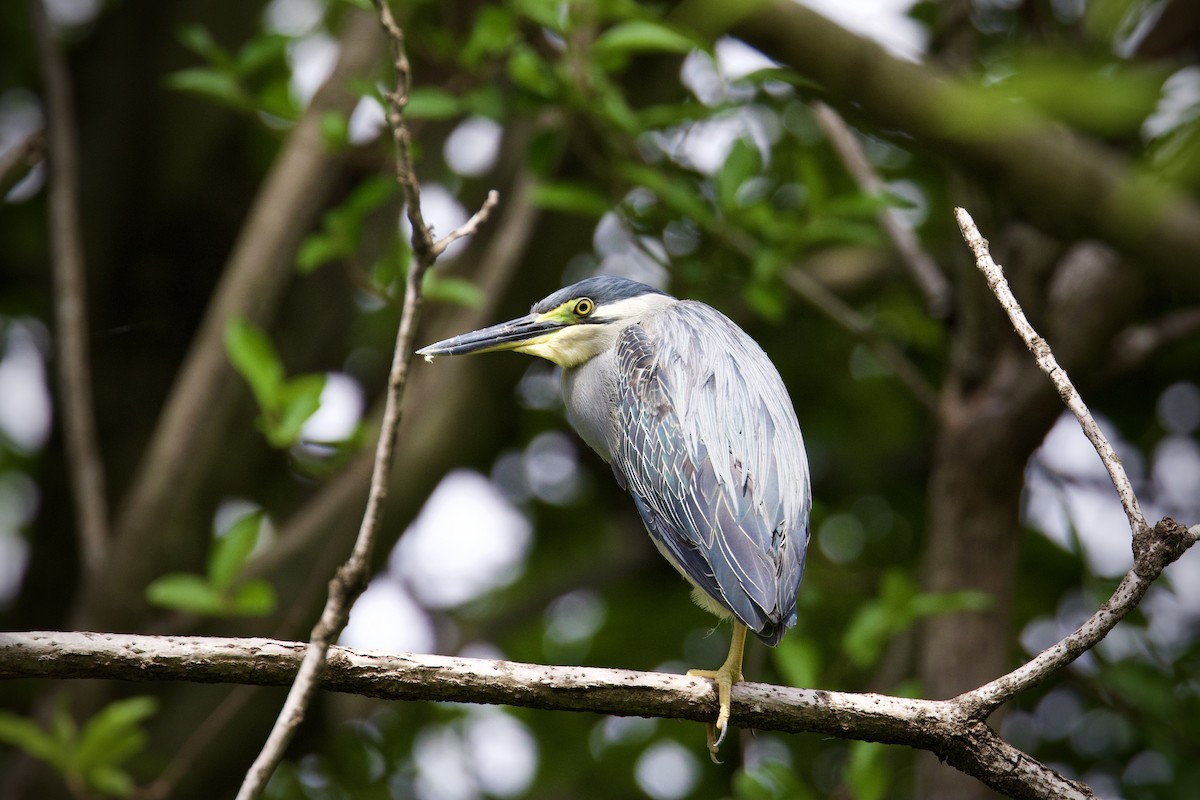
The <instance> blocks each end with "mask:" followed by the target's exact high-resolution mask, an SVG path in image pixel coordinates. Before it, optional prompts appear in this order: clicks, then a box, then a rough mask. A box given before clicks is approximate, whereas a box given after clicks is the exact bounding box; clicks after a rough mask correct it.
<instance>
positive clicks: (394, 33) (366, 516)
mask: <svg viewBox="0 0 1200 800" xmlns="http://www.w3.org/2000/svg"><path fill="white" fill-rule="evenodd" d="M378 8H379V15H380V22H381V23H382V25H383V27H384V30H385V31H386V32H387V33H388V35H389V37H390V38H391V41H392V48H393V53H394V54H395V66H396V78H397V88H396V90H395V91H394V92H392V93H390V94H389V95H388V103H389V111H388V121H389V123H390V125H391V127H392V132H393V137H394V139H395V141H396V147H397V166H396V180H397V181H398V182H399V183H400V186H401V188H402V189H403V191H404V194H405V198H406V200H407V202H408V217H409V221H410V222H411V223H412V226H413V230H412V245H413V263H412V264H411V265H410V267H409V270H408V276H407V279H406V281H405V290H404V308H403V311H402V312H401V316H400V327H399V330H398V331H397V334H396V347H395V350H394V351H393V354H392V366H391V370H390V372H389V374H388V384H387V392H386V396H385V401H384V410H383V420H382V422H381V424H380V430H379V440H378V443H377V444H376V447H375V458H374V463H373V465H372V470H371V486H370V490H369V491H368V494H367V506H366V510H365V511H364V512H363V518H362V523H361V525H360V526H359V530H358V537H357V538H356V539H355V542H354V549H353V550H352V551H351V553H350V557H349V558H348V559H347V560H346V562H345V563H344V564H343V565H342V566H341V567H339V568H338V570H337V573H336V574H335V575H334V577H333V579H332V580H330V582H329V594H328V598H327V600H326V602H325V607H324V609H323V610H322V612H321V617H320V619H319V620H318V621H317V624H316V626H315V627H314V628H313V631H312V634H311V636H310V637H309V642H308V645H307V647H305V650H304V658H303V660H302V661H301V663H300V667H299V669H298V670H297V671H296V676H295V680H294V682H293V683H292V685H291V689H290V690H289V691H288V696H287V699H286V700H285V701H284V704H283V708H282V709H281V710H280V712H279V716H278V717H277V718H276V720H275V725H274V726H273V727H272V729H271V733H270V734H269V735H268V737H267V741H266V743H265V744H264V745H263V748H262V751H261V752H260V753H259V754H258V757H257V758H255V760H254V763H253V764H252V765H251V766H250V769H249V770H248V771H247V772H246V777H245V779H244V780H243V781H242V786H241V788H240V789H239V790H238V794H237V797H238V800H252V798H256V797H259V796H261V795H262V792H263V790H264V789H265V788H266V785H267V781H268V780H269V779H270V777H271V774H272V773H273V772H274V771H275V768H276V767H277V766H278V765H279V762H280V761H281V760H282V759H283V753H284V750H286V749H287V746H288V743H289V742H291V740H292V737H293V735H294V734H295V731H296V728H298V727H299V725H300V723H301V722H302V721H303V719H304V714H305V711H306V709H307V708H308V705H309V703H310V702H311V700H312V696H313V694H314V693H315V692H316V690H317V686H318V683H319V679H320V675H321V672H322V670H323V669H324V668H325V666H326V657H327V654H328V652H329V648H330V646H331V645H332V644H333V641H334V640H335V639H336V638H337V636H338V634H340V633H341V631H342V629H343V628H345V627H346V622H347V621H348V620H349V618H350V609H351V607H352V606H353V605H354V601H355V600H356V599H357V598H358V596H359V595H360V594H362V592H363V590H364V589H365V588H366V586H367V579H368V577H369V575H368V572H369V569H370V562H371V556H372V554H373V552H374V549H375V540H376V538H377V535H378V531H379V524H380V521H381V520H382V517H383V504H384V501H385V500H386V498H387V485H388V478H389V475H390V473H391V466H392V456H393V453H394V452H395V447H396V434H397V431H398V430H399V428H400V417H401V400H402V399H403V397H404V390H405V388H406V386H407V384H408V368H409V363H410V362H411V360H412V352H413V336H414V334H415V333H416V327H417V321H418V319H419V317H420V311H421V302H422V298H421V283H422V278H424V276H425V272H426V270H428V269H429V268H430V267H431V266H432V265H433V262H434V260H435V259H436V258H437V256H438V253H440V252H442V251H443V250H445V247H446V245H447V244H448V243H449V242H451V241H454V240H455V239H459V238H462V237H463V236H467V235H469V234H470V233H472V232H474V231H475V230H476V229H477V228H478V226H479V225H480V224H481V223H482V222H483V221H484V220H485V219H486V218H487V216H488V213H489V212H490V211H491V209H492V208H493V207H494V206H495V204H496V202H497V199H498V198H497V195H496V193H495V192H491V193H490V194H489V195H488V198H487V201H486V202H485V203H484V206H483V207H482V208H481V209H480V210H479V212H478V213H477V214H475V215H474V216H473V217H471V219H470V220H468V222H467V223H466V224H465V225H463V226H462V227H461V228H459V229H458V230H455V231H452V232H451V233H450V234H449V235H448V236H447V237H446V238H445V239H443V240H442V241H440V242H439V241H435V240H434V238H433V234H432V232H431V231H430V230H429V227H428V225H426V223H425V220H424V217H423V216H422V214H421V199H420V184H419V183H418V181H417V178H416V173H415V171H414V169H413V162H412V152H411V148H410V142H409V133H408V128H407V126H406V125H405V122H404V106H405V104H406V103H407V102H408V92H409V87H410V85H411V71H410V68H409V63H408V57H407V55H406V54H405V51H404V34H403V32H402V31H401V29H400V28H399V26H397V25H396V22H395V20H394V19H393V18H392V15H391V11H390V10H389V9H388V6H387V3H386V2H382V1H381V2H379V3H378Z"/></svg>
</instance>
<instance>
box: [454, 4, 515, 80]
mask: <svg viewBox="0 0 1200 800" xmlns="http://www.w3.org/2000/svg"><path fill="white" fill-rule="evenodd" d="M518 38H519V37H518V31H517V21H516V19H514V18H513V15H512V12H511V11H509V10H508V9H507V8H503V7H501V6H483V7H482V8H480V9H479V11H478V12H477V13H476V14H475V24H474V25H473V26H472V27H471V35H470V36H469V37H468V38H467V44H466V46H465V47H463V51H462V56H461V58H462V61H463V63H464V64H466V65H467V66H476V65H478V64H479V63H480V62H481V61H482V60H483V59H484V57H486V56H489V55H495V54H498V53H503V52H504V51H505V50H507V49H508V48H509V46H510V45H511V44H512V43H513V42H515V41H517V40H518Z"/></svg>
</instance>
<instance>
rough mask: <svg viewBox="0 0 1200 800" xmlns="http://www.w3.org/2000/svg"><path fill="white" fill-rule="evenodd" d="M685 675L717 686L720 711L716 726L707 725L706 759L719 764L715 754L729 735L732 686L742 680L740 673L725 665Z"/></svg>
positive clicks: (693, 670)
mask: <svg viewBox="0 0 1200 800" xmlns="http://www.w3.org/2000/svg"><path fill="white" fill-rule="evenodd" d="M687 674H688V675H690V676H692V677H693V678H708V679H709V680H712V681H715V682H716V684H717V700H718V702H719V703H720V711H718V712H717V721H716V724H713V723H711V722H710V723H708V725H707V726H706V730H707V734H708V757H709V758H711V759H712V761H713V763H714V764H720V763H721V762H720V760H719V759H718V758H717V752H718V751H719V750H720V748H721V743H722V742H724V741H725V737H726V735H728V733H729V709H730V705H731V695H732V690H733V685H734V684H735V683H737V682H739V681H741V680H743V678H742V671H741V669H737V668H731V667H730V666H729V665H728V664H726V665H724V666H722V667H721V668H720V669H689V670H688V673H687ZM718 731H719V732H720V735H718Z"/></svg>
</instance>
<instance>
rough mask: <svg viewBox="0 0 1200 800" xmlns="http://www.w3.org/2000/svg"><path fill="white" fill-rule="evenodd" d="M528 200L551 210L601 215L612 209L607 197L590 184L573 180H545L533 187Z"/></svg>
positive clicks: (591, 215) (597, 216) (589, 215)
mask: <svg viewBox="0 0 1200 800" xmlns="http://www.w3.org/2000/svg"><path fill="white" fill-rule="evenodd" d="M529 200H530V202H531V203H532V204H533V205H534V206H536V207H538V208H544V209H548V210H551V211H566V212H569V213H572V214H582V215H584V216H588V217H596V218H599V217H602V216H604V215H605V214H607V213H608V212H609V211H611V210H612V205H611V204H610V203H609V201H608V198H607V197H605V196H604V195H603V194H601V193H600V192H599V191H598V190H597V189H596V188H595V187H594V186H591V185H590V184H586V183H581V182H575V181H546V182H543V183H539V184H538V185H537V186H536V187H534V189H533V192H532V193H531V194H530V198H529Z"/></svg>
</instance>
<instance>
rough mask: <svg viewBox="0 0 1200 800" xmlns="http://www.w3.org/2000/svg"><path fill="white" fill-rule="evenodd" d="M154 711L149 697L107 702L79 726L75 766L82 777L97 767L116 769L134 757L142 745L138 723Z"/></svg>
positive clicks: (155, 702)
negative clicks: (80, 729)
mask: <svg viewBox="0 0 1200 800" xmlns="http://www.w3.org/2000/svg"><path fill="white" fill-rule="evenodd" d="M157 711H158V701H157V700H156V699H155V698H153V697H148V696H140V697H129V698H126V699H124V700H116V701H114V702H112V703H109V704H108V705H107V706H105V707H104V708H102V709H101V710H100V711H98V712H97V713H96V714H94V715H93V716H92V718H91V719H89V720H88V721H87V722H86V723H85V724H84V726H83V732H82V734H81V736H80V739H79V749H78V752H77V754H76V760H75V763H76V766H77V767H78V769H79V771H80V772H81V773H83V774H84V775H88V774H89V773H90V772H91V771H92V770H94V769H96V768H97V767H103V766H106V765H108V766H116V765H118V764H121V763H123V762H125V761H126V760H128V759H130V758H132V757H133V756H135V755H137V754H138V753H139V752H141V751H142V749H143V748H144V747H145V746H146V734H145V732H143V731H142V730H141V729H140V728H139V724H140V723H141V722H142V721H143V720H145V719H147V718H149V717H151V716H153V715H154V714H155V712H157Z"/></svg>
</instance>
